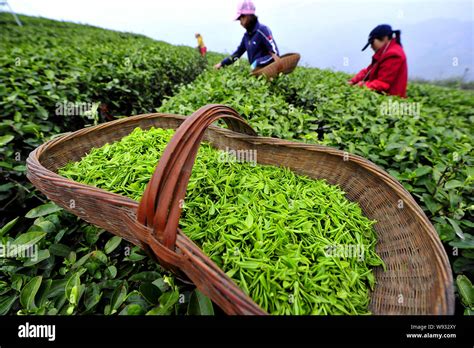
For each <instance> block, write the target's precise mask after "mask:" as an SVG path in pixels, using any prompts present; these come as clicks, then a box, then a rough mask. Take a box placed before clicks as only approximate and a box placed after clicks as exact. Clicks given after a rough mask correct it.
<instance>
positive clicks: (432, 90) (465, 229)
mask: <svg viewBox="0 0 474 348" xmlns="http://www.w3.org/2000/svg"><path fill="white" fill-rule="evenodd" d="M248 69H249V68H248V65H247V64H245V63H241V64H240V65H239V66H232V67H229V68H226V69H225V70H220V71H217V72H216V71H209V72H206V73H205V74H203V75H201V76H199V77H198V78H197V79H196V80H195V81H194V82H193V83H191V84H189V85H187V86H184V87H182V88H181V90H180V91H179V93H177V94H176V95H175V96H174V97H172V98H170V99H168V100H167V101H166V102H165V103H164V104H163V105H162V106H161V107H160V108H159V109H158V110H159V111H161V112H174V113H182V114H190V113H192V112H193V111H195V110H196V109H198V108H199V107H201V106H202V105H205V104H208V103H222V104H226V105H229V106H231V107H233V108H235V109H236V110H237V111H238V112H239V113H241V114H242V115H243V116H244V117H245V118H246V119H247V120H248V121H249V123H250V124H251V126H252V127H253V128H254V129H255V130H256V131H257V132H258V133H259V134H260V135H263V136H274V137H280V138H286V139H290V140H297V141H305V142H311V143H318V144H322V145H327V146H333V147H337V148H339V149H341V150H344V151H347V152H348V153H349V154H351V153H352V154H357V155H360V156H363V157H365V158H367V159H369V160H371V161H373V162H374V163H376V164H378V165H379V166H381V167H382V168H384V169H385V170H387V171H388V172H389V173H390V174H391V175H393V176H394V177H395V178H397V179H398V180H399V181H400V182H401V183H402V184H403V185H404V187H405V188H406V189H407V190H408V191H409V192H410V193H411V194H412V195H413V196H414V197H415V199H416V200H417V202H418V203H419V204H420V206H421V207H422V208H423V210H424V211H425V213H426V214H427V215H428V217H429V218H430V220H431V221H432V223H433V225H434V226H435V228H436V230H437V232H438V234H439V236H440V238H441V240H442V241H443V242H444V243H445V246H446V251H447V253H448V255H449V256H450V259H451V260H452V262H453V269H454V271H455V273H460V272H463V273H466V274H467V275H469V276H470V277H473V276H474V266H473V263H472V260H471V261H469V260H468V259H467V258H466V257H465V256H464V253H463V252H462V251H463V250H468V249H472V248H473V247H474V243H473V242H474V237H473V227H474V224H473V223H472V221H473V220H474V219H473V215H474V214H473V212H474V201H473V196H472V192H473V188H474V171H473V167H472V165H473V141H472V139H473V133H474V126H473V125H474V93H472V92H471V91H460V90H454V89H448V88H444V87H438V86H431V85H426V84H410V85H409V88H408V96H409V97H408V98H407V99H400V98H397V97H391V96H385V95H381V94H378V93H375V92H373V91H370V90H368V89H366V88H359V87H354V86H350V85H348V84H347V83H346V81H347V80H348V78H349V76H348V75H346V74H344V73H338V72H332V71H329V70H319V69H309V68H301V67H299V68H297V69H296V70H295V71H294V72H293V73H292V74H290V75H286V76H280V77H279V78H278V79H276V80H274V81H273V82H268V81H266V80H264V79H255V78H253V77H251V76H249V74H248V71H249V70H248Z"/></svg>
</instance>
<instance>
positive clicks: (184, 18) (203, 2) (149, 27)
mask: <svg viewBox="0 0 474 348" xmlns="http://www.w3.org/2000/svg"><path fill="white" fill-rule="evenodd" d="M254 2H255V4H256V7H257V15H258V16H259V18H260V20H261V22H262V23H264V24H266V25H268V26H269V27H270V28H271V30H272V31H273V35H274V37H275V40H276V42H277V44H278V46H279V48H280V51H282V52H281V53H285V52H293V51H296V52H301V53H303V54H302V55H303V58H302V61H303V62H304V63H306V64H308V65H312V66H320V65H323V67H326V66H327V65H328V64H329V63H328V62H327V61H326V60H324V59H318V57H321V56H322V55H326V56H327V55H328V51H335V50H336V51H338V55H337V56H336V57H337V58H333V56H331V62H332V61H334V60H337V62H334V64H333V66H331V67H335V68H338V70H346V71H356V70H358V69H359V68H361V67H362V66H361V64H365V63H368V62H369V61H370V56H371V54H372V52H371V51H370V49H368V50H366V51H365V52H361V51H360V48H361V47H362V46H363V45H364V43H365V41H366V40H367V35H368V33H369V32H370V30H371V29H372V28H373V27H375V26H376V25H377V24H381V23H389V24H391V25H392V27H393V28H394V29H402V33H403V29H404V28H411V27H413V25H416V24H417V23H418V24H419V23H423V22H426V21H429V20H432V19H443V18H444V19H452V20H454V19H456V20H460V21H471V22H472V21H473V17H474V14H473V2H474V1H473V0H362V1H359V0H357V1H356V0H345V1H341V0H255V1H254ZM9 3H10V5H11V6H12V8H13V9H14V10H15V11H16V12H18V13H23V14H28V15H35V16H43V17H47V18H52V19H59V20H67V21H74V22H79V23H87V24H92V25H96V26H100V27H103V28H108V29H115V30H119V31H129V32H134V33H140V34H145V35H147V36H149V37H152V38H154V39H158V40H163V41H167V42H170V43H172V44H185V45H189V46H195V45H196V40H195V38H194V33H195V32H200V33H202V35H203V37H204V41H205V43H206V45H207V46H208V48H209V49H210V50H213V51H218V52H225V53H231V52H232V51H233V50H234V49H235V48H236V47H237V45H238V43H239V42H240V40H241V37H242V35H243V33H244V31H243V28H242V27H240V25H239V23H238V22H234V21H233V17H234V16H235V11H236V6H237V3H238V1H237V0H199V1H198V0H166V1H165V0H155V1H152V0H133V1H126V0H80V1H79V0H77V1H74V0H9ZM404 34H410V32H409V31H408V33H407V32H406V31H405V32H404ZM471 38H472V25H471ZM402 39H403V35H402ZM465 45H466V48H469V49H470V50H471V51H472V45H473V43H472V40H471V42H466V43H465ZM341 46H342V47H341ZM339 51H340V53H339ZM332 53H334V52H332ZM339 56H340V57H339ZM346 56H348V57H349V58H350V59H351V63H353V64H350V65H349V66H348V67H343V66H342V62H343V58H344V57H346ZM305 58H306V59H305ZM339 58H340V59H339ZM470 60H471V62H470V64H471V65H472V57H471V58H470ZM362 62H364V63H362ZM471 70H473V69H471Z"/></svg>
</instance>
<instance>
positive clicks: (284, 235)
mask: <svg viewBox="0 0 474 348" xmlns="http://www.w3.org/2000/svg"><path fill="white" fill-rule="evenodd" d="M173 134H174V130H167V129H155V128H152V129H150V130H148V131H143V130H141V129H139V128H137V129H135V130H134V131H133V132H132V133H131V134H130V135H128V136H126V137H124V138H123V139H122V140H121V141H119V142H115V143H113V144H107V145H104V146H103V147H102V148H99V149H93V150H91V151H90V153H89V154H88V155H87V156H85V157H84V158H83V159H82V160H81V161H80V162H76V163H69V164H67V165H66V166H65V167H64V168H62V169H61V170H60V171H59V173H60V174H61V175H63V176H65V177H67V178H70V179H72V180H75V181H78V182H82V183H84V184H87V185H91V186H96V187H100V188H102V189H104V190H107V191H110V192H115V193H118V194H121V195H123V196H127V197H130V198H132V199H134V200H137V201H139V200H140V199H141V197H142V195H143V191H144V190H145V187H146V185H147V183H148V181H149V180H150V178H151V176H152V174H153V172H154V170H155V167H156V165H157V163H158V160H159V158H160V157H161V155H162V154H163V151H164V149H165V148H166V146H167V144H168V142H169V141H170V139H171V137H172V136H173ZM374 224H375V221H371V220H369V219H368V218H366V217H364V215H363V213H362V211H361V209H360V207H359V206H358V205H357V204H356V203H354V202H350V201H348V200H347V199H346V197H345V195H344V192H343V191H342V190H341V189H340V188H339V187H338V186H335V185H329V184H328V183H327V182H326V181H325V180H314V179H311V178H308V177H305V176H301V175H296V174H295V173H293V172H292V171H290V170H289V169H286V168H279V167H272V166H264V165H258V164H256V163H249V162H239V161H236V158H235V157H232V156H228V154H226V153H224V152H223V151H220V150H217V149H215V148H213V147H211V146H210V145H209V144H206V143H203V144H201V147H200V149H199V152H198V155H197V158H196V162H195V164H194V167H193V171H192V175H191V178H190V180H189V184H188V188H187V192H186V200H185V204H184V207H183V213H182V216H181V219H180V227H181V228H182V230H183V232H184V233H185V234H186V235H187V236H188V237H189V238H190V239H191V240H193V241H194V242H195V243H196V244H197V245H198V246H200V247H201V248H202V250H203V251H204V253H205V254H207V255H208V256H209V257H210V258H211V259H212V260H213V261H214V262H215V263H216V264H217V265H218V266H219V267H221V269H222V270H223V271H224V272H226V273H227V274H228V275H229V276H230V277H231V278H232V279H233V280H234V281H235V283H236V284H238V285H239V286H240V288H241V289H242V290H244V291H245V292H246V293H247V294H248V295H249V296H250V297H251V298H252V299H253V300H254V301H255V302H256V303H257V304H258V305H259V306H261V307H262V308H263V309H264V310H266V311H267V312H268V313H270V314H297V315H298V314H300V315H303V314H369V310H368V305H369V300H370V296H369V291H370V290H371V289H373V287H374V285H375V277H374V275H373V270H372V269H373V267H375V266H380V265H383V262H382V260H381V258H380V257H379V256H378V255H377V254H376V252H375V244H376V242H377V240H376V234H375V231H374V229H373V225H374Z"/></svg>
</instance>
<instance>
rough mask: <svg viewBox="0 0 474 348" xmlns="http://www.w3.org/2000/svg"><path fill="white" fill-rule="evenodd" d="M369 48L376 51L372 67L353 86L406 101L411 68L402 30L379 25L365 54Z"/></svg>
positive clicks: (353, 82)
mask: <svg viewBox="0 0 474 348" xmlns="http://www.w3.org/2000/svg"><path fill="white" fill-rule="evenodd" d="M394 34H395V38H393V35H394ZM369 45H371V47H372V49H373V50H374V51H375V54H374V55H373V57H372V64H370V65H369V66H368V67H367V68H366V69H362V70H361V71H360V72H359V73H358V74H357V75H356V76H354V77H353V78H352V79H351V80H350V81H349V83H350V84H352V85H359V86H366V87H368V88H370V89H373V90H376V91H379V92H385V93H387V94H389V95H398V96H400V97H402V98H406V96H407V94H406V91H407V80H408V68H407V58H406V56H405V52H404V51H403V48H402V44H401V41H400V30H395V31H393V30H392V27H391V26H390V25H388V24H382V25H378V26H377V27H375V28H374V29H373V30H372V31H371V32H370V34H369V41H368V43H367V44H366V45H365V46H364V48H363V49H362V51H364V50H365V49H366V48H367V47H368V46H369Z"/></svg>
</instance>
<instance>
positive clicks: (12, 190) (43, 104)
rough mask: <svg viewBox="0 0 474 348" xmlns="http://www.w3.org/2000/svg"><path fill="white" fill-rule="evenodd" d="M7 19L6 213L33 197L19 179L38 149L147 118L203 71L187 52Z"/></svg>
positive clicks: (2, 95)
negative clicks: (113, 123) (68, 135)
mask: <svg viewBox="0 0 474 348" xmlns="http://www.w3.org/2000/svg"><path fill="white" fill-rule="evenodd" d="M8 16H9V14H8V13H1V14H0V20H3V21H5V22H6V24H2V25H1V26H0V46H1V47H2V54H1V55H0V81H1V83H0V115H1V119H0V153H1V155H0V170H1V171H2V178H1V181H0V204H1V205H2V206H4V208H3V209H6V208H7V207H9V209H11V210H12V211H15V210H16V207H15V206H14V205H20V206H24V201H25V200H28V199H29V198H31V197H34V196H35V193H34V191H33V190H32V186H31V184H29V183H28V182H27V181H26V180H25V178H24V173H25V166H24V163H25V160H26V158H27V156H28V154H29V152H30V151H31V150H33V149H34V148H35V147H37V146H38V145H40V144H42V143H43V142H45V141H46V140H48V139H49V138H51V137H52V136H53V135H56V134H58V133H62V132H67V131H74V130H77V129H80V128H83V127H84V126H86V125H88V124H93V123H97V122H103V121H107V120H110V119H111V117H112V115H115V116H121V115H126V116H128V115H135V114H140V113H147V112H151V111H153V110H154V108H156V107H158V106H160V105H161V102H162V100H163V98H164V97H166V96H171V95H172V94H173V93H174V91H176V89H177V88H178V87H179V86H180V84H183V83H189V82H191V81H192V80H193V79H194V78H195V77H196V76H197V75H198V74H200V73H201V72H202V71H203V70H204V69H205V67H206V66H207V64H206V61H205V60H203V59H202V58H201V57H200V55H199V54H198V53H197V52H196V51H195V50H194V49H192V48H190V47H184V46H183V47H177V46H172V45H169V44H167V43H164V42H157V41H154V40H152V39H149V38H147V37H145V36H142V35H135V34H127V33H120V32H114V31H110V30H104V29H100V28H95V27H91V26H85V25H78V24H72V23H65V22H57V21H51V20H47V19H41V18H32V17H26V16H21V21H22V22H23V24H24V26H23V27H19V26H17V25H16V24H15V23H14V22H12V21H11V20H9V18H8ZM0 223H1V221H0Z"/></svg>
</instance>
